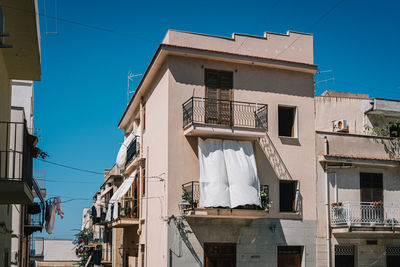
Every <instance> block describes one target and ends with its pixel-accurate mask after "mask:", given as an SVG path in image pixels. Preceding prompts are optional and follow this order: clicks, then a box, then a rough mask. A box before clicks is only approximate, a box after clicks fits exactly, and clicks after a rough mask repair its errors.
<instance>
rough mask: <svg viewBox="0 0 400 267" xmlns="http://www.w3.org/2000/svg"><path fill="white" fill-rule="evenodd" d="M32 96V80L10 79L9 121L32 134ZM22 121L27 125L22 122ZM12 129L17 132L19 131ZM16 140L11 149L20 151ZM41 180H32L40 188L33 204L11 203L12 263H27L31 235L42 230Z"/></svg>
mask: <svg viewBox="0 0 400 267" xmlns="http://www.w3.org/2000/svg"><path fill="white" fill-rule="evenodd" d="M33 96H34V94H33V82H32V81H20V80H18V81H16V80H13V81H12V94H11V121H12V122H14V123H19V125H20V126H21V127H22V126H23V127H24V128H26V129H25V130H26V131H27V134H28V135H30V136H34V116H33V108H34V98H33ZM25 123H26V125H24V124H25ZM17 125H18V124H17ZM17 128H18V126H17ZM15 132H16V133H17V134H18V131H15ZM16 139H17V140H15V141H17V142H16V143H13V140H11V141H10V148H13V147H16V148H17V149H15V150H17V151H23V142H22V141H21V140H19V139H18V138H16ZM36 142H37V140H36ZM30 168H32V167H30ZM32 175H33V174H32ZM43 179H44V178H42V180H41V181H40V185H39V184H38V183H37V182H38V181H37V180H36V179H35V178H33V180H36V181H35V182H34V183H35V185H34V187H35V188H37V187H38V188H39V189H40V190H37V191H38V192H39V194H38V193H37V192H36V191H35V190H33V192H32V193H33V196H34V197H35V198H39V202H38V203H34V204H33V205H27V204H12V211H11V216H12V240H11V266H15V267H17V266H29V262H30V260H29V250H30V249H29V246H30V242H29V239H30V235H31V234H32V233H33V232H35V231H42V229H43V227H42V226H43V220H44V218H43V213H44V209H43V207H44V199H43V198H44V197H45V196H46V190H45V188H44V185H45V184H44V181H45V180H43Z"/></svg>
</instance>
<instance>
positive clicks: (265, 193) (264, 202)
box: [260, 190, 271, 212]
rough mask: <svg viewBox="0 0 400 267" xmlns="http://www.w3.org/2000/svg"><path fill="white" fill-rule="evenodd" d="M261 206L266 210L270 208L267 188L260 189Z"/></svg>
mask: <svg viewBox="0 0 400 267" xmlns="http://www.w3.org/2000/svg"><path fill="white" fill-rule="evenodd" d="M260 199H261V206H262V208H263V209H264V210H265V211H266V212H269V209H270V208H271V201H270V199H269V192H268V191H267V190H260Z"/></svg>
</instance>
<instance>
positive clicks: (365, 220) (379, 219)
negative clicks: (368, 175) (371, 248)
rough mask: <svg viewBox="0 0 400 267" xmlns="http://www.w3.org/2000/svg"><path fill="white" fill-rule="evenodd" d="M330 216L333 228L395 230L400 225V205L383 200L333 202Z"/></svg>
mask: <svg viewBox="0 0 400 267" xmlns="http://www.w3.org/2000/svg"><path fill="white" fill-rule="evenodd" d="M330 217H331V219H330V220H331V227H332V228H348V229H349V230H350V231H356V230H369V231H371V230H391V231H394V230H395V229H396V228H399V227H400V205H399V204H394V203H385V204H384V203H383V202H360V203H353V202H338V203H332V204H331V208H330Z"/></svg>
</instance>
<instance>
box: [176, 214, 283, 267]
mask: <svg viewBox="0 0 400 267" xmlns="http://www.w3.org/2000/svg"><path fill="white" fill-rule="evenodd" d="M187 219H188V220H187V221H186V220H185V218H182V217H173V218H171V220H170V222H169V228H170V230H169V231H170V233H169V235H170V237H172V236H171V235H173V234H175V240H173V241H172V242H170V244H169V251H170V255H169V262H170V266H203V259H204V243H235V244H236V245H237V251H238V253H237V256H238V259H239V255H241V256H242V257H243V256H245V255H249V254H256V255H260V258H261V259H262V258H265V257H266V255H268V256H272V257H274V256H273V255H274V253H275V249H274V248H275V247H276V246H277V245H287V241H286V238H285V236H284V233H283V231H282V225H281V223H280V220H279V219H258V220H252V219H240V220H238V219H215V218H187ZM177 232H178V233H179V234H178V233H177ZM178 238H179V240H178ZM170 239H174V238H170Z"/></svg>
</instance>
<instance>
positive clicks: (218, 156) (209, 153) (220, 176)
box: [198, 138, 231, 207]
mask: <svg viewBox="0 0 400 267" xmlns="http://www.w3.org/2000/svg"><path fill="white" fill-rule="evenodd" d="M198 148H199V151H198V154H199V172H200V173H199V183H200V186H199V187H200V206H202V207H230V205H231V203H230V196H229V185H228V177H227V173H226V168H225V160H224V154H223V151H222V140H218V139H207V140H205V141H203V140H202V139H201V138H199V145H198Z"/></svg>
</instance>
